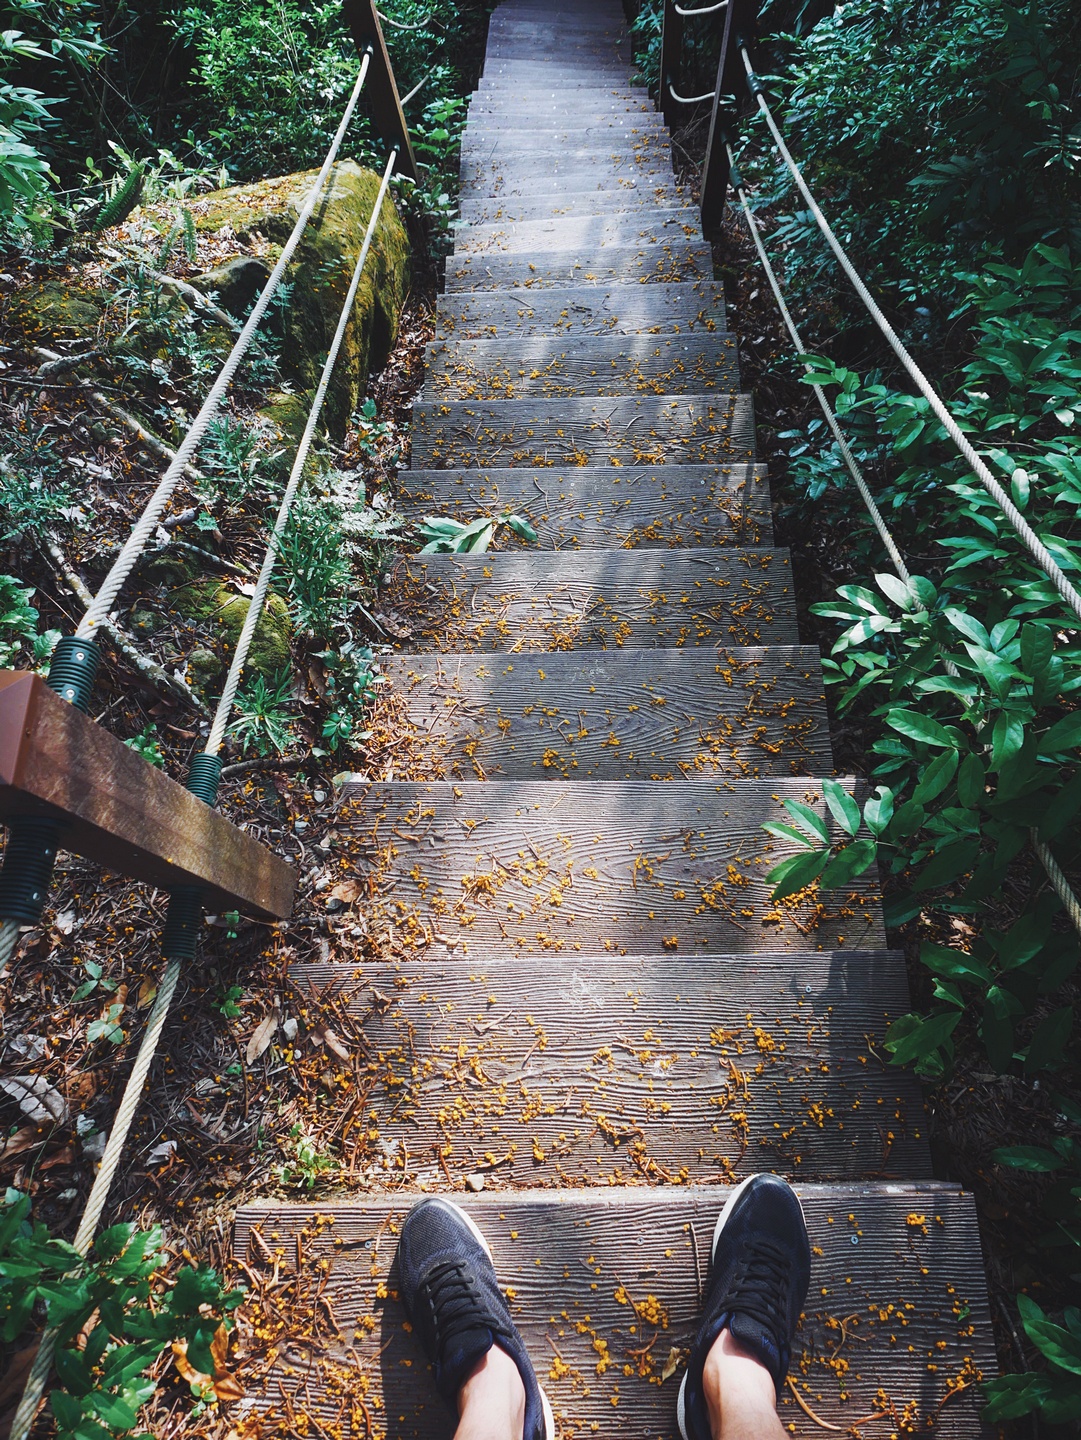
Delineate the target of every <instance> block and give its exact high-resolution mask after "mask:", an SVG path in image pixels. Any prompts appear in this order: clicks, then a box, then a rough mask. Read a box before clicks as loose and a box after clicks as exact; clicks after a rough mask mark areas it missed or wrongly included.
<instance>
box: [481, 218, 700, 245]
mask: <svg viewBox="0 0 1081 1440" xmlns="http://www.w3.org/2000/svg"><path fill="white" fill-rule="evenodd" d="M701 238H702V235H701V232H700V230H699V228H698V224H697V222H696V221H688V219H687V218H686V212H685V211H684V210H660V209H658V210H656V211H654V212H651V213H650V214H649V216H648V217H646V216H643V217H642V218H641V219H638V218H637V217H636V216H632V215H627V214H616V215H578V216H574V215H570V216H564V217H563V218H562V219H558V220H523V221H522V222H521V224H519V225H471V226H470V227H469V229H468V230H463V231H460V232H459V233H458V235H457V236H456V237H455V245H454V249H455V254H458V255H468V254H488V253H489V252H493V251H494V252H496V253H498V252H499V251H510V250H531V251H532V250H574V251H577V252H578V253H579V254H588V253H589V252H591V251H593V250H596V249H597V248H598V247H599V246H601V245H638V244H644V245H660V244H663V243H664V241H666V240H673V239H675V240H680V239H685V240H695V241H699V240H701Z"/></svg>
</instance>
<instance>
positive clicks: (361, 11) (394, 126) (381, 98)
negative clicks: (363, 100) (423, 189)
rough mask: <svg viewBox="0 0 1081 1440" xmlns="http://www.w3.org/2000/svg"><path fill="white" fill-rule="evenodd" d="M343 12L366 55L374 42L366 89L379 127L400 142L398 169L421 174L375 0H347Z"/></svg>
mask: <svg viewBox="0 0 1081 1440" xmlns="http://www.w3.org/2000/svg"><path fill="white" fill-rule="evenodd" d="M342 16H343V18H344V20H345V23H346V24H347V25H348V26H349V33H350V34H351V35H352V37H353V43H354V44H355V45H356V47H357V53H358V54H361V55H363V53H364V51H365V50H366V49H367V48H368V46H369V45H370V46H371V47H372V63H371V66H370V67H369V70H368V79H367V82H366V84H365V87H364V88H365V90H366V91H367V95H368V104H369V107H370V109H371V112H372V118H373V119H374V121H375V126H376V129H377V130H378V131H379V133H380V135H382V137H383V139H384V140H385V141H386V142H387V144H388V145H397V147H398V161H397V164H396V165H395V169H396V170H397V171H398V172H399V173H400V174H403V175H408V176H409V177H410V179H412V180H415V179H416V178H417V162H416V157H415V156H414V154H413V146H412V144H411V142H410V139H409V127H408V126H407V125H406V123H405V112H404V111H403V109H402V102H401V100H400V98H399V96H398V86H397V83H396V82H395V79H394V69H393V66H392V65H391V63H390V55H389V53H388V51H387V45H386V41H385V40H384V39H383V27H382V26H381V25H380V23H379V15H378V14H377V12H376V8H375V0H344V3H343V5H342Z"/></svg>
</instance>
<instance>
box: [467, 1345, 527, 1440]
mask: <svg viewBox="0 0 1081 1440" xmlns="http://www.w3.org/2000/svg"><path fill="white" fill-rule="evenodd" d="M458 1417H459V1418H458V1429H457V1430H456V1431H455V1440H522V1435H523V1432H524V1430H525V1385H524V1384H523V1383H522V1377H521V1375H520V1374H519V1373H518V1367H517V1365H516V1364H515V1363H514V1361H513V1360H512V1359H511V1358H510V1356H509V1355H508V1354H507V1353H506V1351H505V1350H500V1348H499V1346H498V1345H493V1346H492V1348H491V1349H490V1350H489V1351H488V1352H487V1353H486V1354H485V1355H484V1357H483V1358H482V1359H481V1361H480V1363H479V1364H478V1365H477V1366H476V1368H475V1369H474V1370H473V1371H472V1372H471V1374H470V1375H469V1377H468V1379H466V1380H465V1381H464V1382H463V1384H462V1388H461V1389H460V1390H459V1391H458Z"/></svg>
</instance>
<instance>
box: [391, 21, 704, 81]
mask: <svg viewBox="0 0 1081 1440" xmlns="http://www.w3.org/2000/svg"><path fill="white" fill-rule="evenodd" d="M724 3H725V4H726V5H727V4H728V0H724ZM375 13H376V14H377V15H378V16H379V19H380V21H381V23H382V24H384V25H389V26H390V27H391V29H392V30H423V29H424V28H425V27H426V26H427V25H430V24H431V23H432V17H431V16H430V15H425V17H424V19H423V20H417V21H414V23H413V24H412V25H407V24H406V23H405V22H404V20H392V19H391V18H390V16H389V15H384V14H383V12H382V10H377V11H376V12H375ZM402 103H403V104H404V103H405V102H404V101H403V102H402Z"/></svg>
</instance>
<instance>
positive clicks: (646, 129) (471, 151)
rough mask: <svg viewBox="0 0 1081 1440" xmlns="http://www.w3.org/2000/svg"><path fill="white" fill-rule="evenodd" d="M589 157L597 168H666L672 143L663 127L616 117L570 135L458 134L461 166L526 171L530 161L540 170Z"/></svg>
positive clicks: (557, 130)
mask: <svg viewBox="0 0 1081 1440" xmlns="http://www.w3.org/2000/svg"><path fill="white" fill-rule="evenodd" d="M589 156H593V157H595V158H596V161H597V164H598V165H602V164H604V165H606V164H608V163H610V162H612V163H614V162H616V161H620V162H621V163H622V164H623V165H625V166H631V165H634V164H637V162H638V160H639V159H646V158H653V159H658V160H662V159H667V162H668V164H669V165H671V163H672V142H671V140H670V138H669V135H668V131H667V130H666V129H665V128H664V126H663V125H656V124H652V123H650V124H639V123H638V122H637V121H632V122H630V123H628V122H627V121H626V120H625V119H624V118H623V117H622V116H621V117H619V118H618V120H609V121H606V122H605V123H604V124H603V125H597V124H594V125H584V126H580V127H576V128H575V129H568V128H567V127H566V124H564V125H562V126H551V125H547V126H544V127H540V128H536V127H535V128H534V129H533V130H532V131H522V130H506V129H501V130H498V131H491V130H488V131H482V130H478V129H475V128H474V129H472V130H470V129H463V131H462V159H463V161H480V160H483V159H486V158H494V159H502V160H503V161H505V162H509V161H511V160H513V162H514V163H515V164H520V165H522V166H525V167H529V166H530V165H531V163H532V162H534V161H536V162H537V163H538V164H540V163H542V162H544V161H545V160H546V159H548V158H552V159H563V160H565V161H567V162H568V163H569V162H570V161H571V160H572V159H574V160H580V159H582V158H588V157H589Z"/></svg>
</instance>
